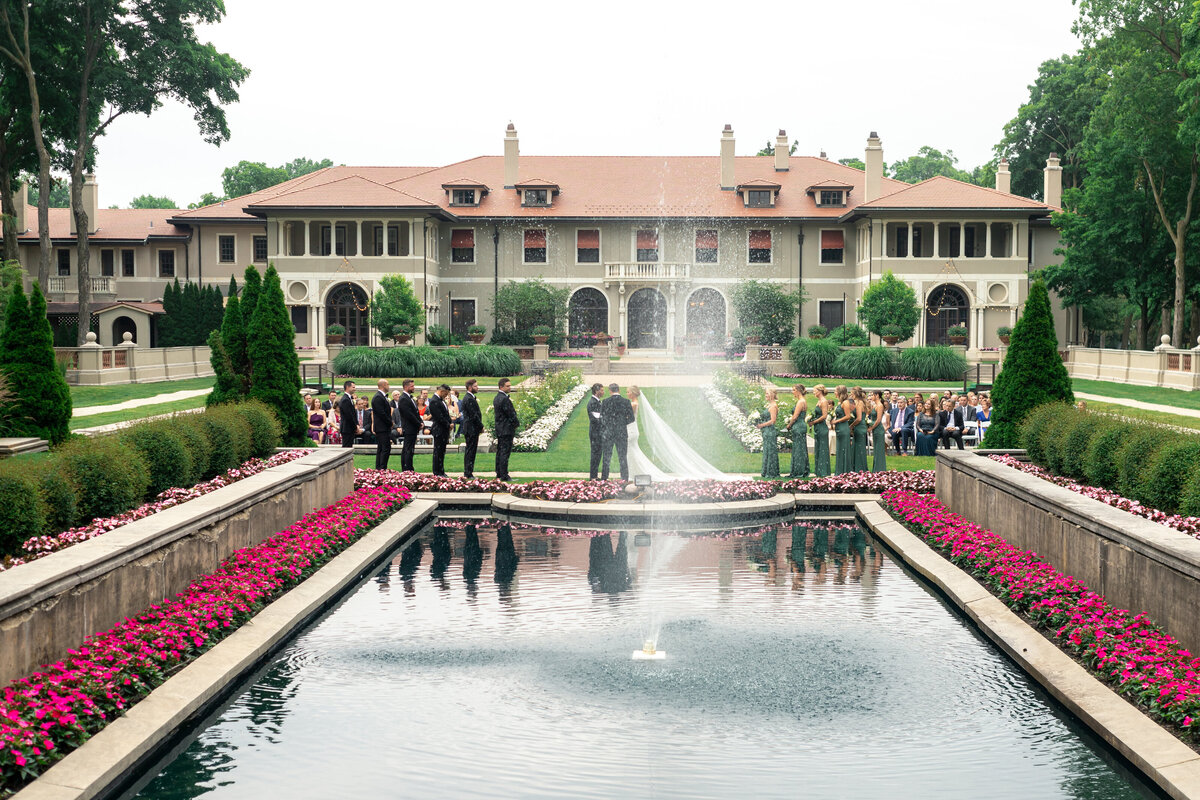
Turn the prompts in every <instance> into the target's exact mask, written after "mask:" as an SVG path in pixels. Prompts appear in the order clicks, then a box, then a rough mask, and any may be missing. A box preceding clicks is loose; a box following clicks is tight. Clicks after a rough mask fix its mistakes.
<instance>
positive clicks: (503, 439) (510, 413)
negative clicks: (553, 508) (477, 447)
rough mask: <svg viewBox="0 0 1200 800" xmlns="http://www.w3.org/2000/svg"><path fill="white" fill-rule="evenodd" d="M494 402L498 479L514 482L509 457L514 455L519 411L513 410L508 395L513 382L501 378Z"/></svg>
mask: <svg viewBox="0 0 1200 800" xmlns="http://www.w3.org/2000/svg"><path fill="white" fill-rule="evenodd" d="M498 388H499V389H500V391H498V392H496V399H495V400H493V401H492V411H493V412H495V415H496V477H497V478H498V479H499V480H502V481H508V480H512V478H510V477H509V475H508V457H509V455H511V454H512V446H513V437H514V436H516V435H517V425H518V423H519V422H520V420H518V419H517V410H516V409H515V408H513V404H512V400H511V399H510V398H509V396H508V393H509V392H511V391H512V381H510V380H509V379H508V378H501V379H500V383H499V387H498Z"/></svg>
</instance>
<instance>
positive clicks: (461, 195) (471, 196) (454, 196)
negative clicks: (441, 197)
mask: <svg viewBox="0 0 1200 800" xmlns="http://www.w3.org/2000/svg"><path fill="white" fill-rule="evenodd" d="M450 204H451V205H454V206H473V205H475V190H474V189H451V190H450Z"/></svg>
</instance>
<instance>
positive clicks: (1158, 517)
mask: <svg viewBox="0 0 1200 800" xmlns="http://www.w3.org/2000/svg"><path fill="white" fill-rule="evenodd" d="M988 458H990V459H992V460H993V461H998V462H999V463H1001V464H1003V465H1004V466H1006V467H1012V468H1013V469H1019V470H1021V472H1025V473H1028V474H1030V475H1034V476H1036V477H1038V478H1041V479H1042V480H1044V481H1049V482H1050V483H1053V484H1054V485H1055V486H1061V487H1063V488H1064V489H1070V490H1071V491H1072V492H1075V493H1077V494H1081V495H1083V496H1084V497H1090V498H1091V499H1093V500H1099V501H1100V502H1101V503H1104V504H1105V505H1110V506H1112V507H1113V508H1119V509H1121V510H1122V511H1128V512H1129V513H1130V514H1136V515H1138V516H1139V517H1144V518H1145V519H1148V520H1150V521H1151V522H1157V523H1159V524H1160V525H1166V526H1167V527H1168V528H1174V529H1175V530H1177V531H1179V532H1181V533H1186V534H1188V535H1189V536H1195V537H1197V538H1200V517H1185V516H1184V515H1182V514H1168V513H1167V512H1165V511H1159V510H1158V509H1157V508H1152V507H1151V506H1144V505H1142V504H1141V503H1139V502H1138V501H1137V500H1130V499H1129V498H1128V497H1124V496H1122V495H1119V494H1117V493H1116V492H1113V491H1110V490H1108V489H1101V488H1099V487H1096V486H1088V485H1087V484H1086V483H1079V482H1078V481H1076V480H1072V479H1071V478H1064V477H1062V476H1061V475H1054V474H1052V473H1050V472H1047V471H1046V470H1044V469H1042V468H1041V467H1039V466H1038V465H1037V464H1030V463H1027V462H1024V461H1018V460H1017V459H1015V458H1013V457H1012V456H1001V455H994V456H988Z"/></svg>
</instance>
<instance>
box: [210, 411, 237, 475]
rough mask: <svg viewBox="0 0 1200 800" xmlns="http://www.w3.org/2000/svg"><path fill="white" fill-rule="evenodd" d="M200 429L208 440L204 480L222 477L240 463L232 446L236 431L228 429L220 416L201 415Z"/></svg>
mask: <svg viewBox="0 0 1200 800" xmlns="http://www.w3.org/2000/svg"><path fill="white" fill-rule="evenodd" d="M200 429H201V430H202V431H204V435H205V437H206V438H207V439H208V469H206V470H205V471H204V475H203V479H204V480H207V479H209V478H215V477H217V476H218V475H223V474H225V473H226V472H227V471H229V470H231V469H233V468H234V467H236V466H237V465H238V464H239V463H241V462H239V461H238V457H237V449H236V448H235V447H234V444H233V437H234V435H235V434H236V429H232V428H230V427H229V425H227V424H226V422H225V420H224V419H222V418H221V417H220V415H218V414H213V415H211V416H210V415H209V414H207V413H205V414H201V415H200Z"/></svg>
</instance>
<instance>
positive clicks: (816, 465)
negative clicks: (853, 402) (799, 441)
mask: <svg viewBox="0 0 1200 800" xmlns="http://www.w3.org/2000/svg"><path fill="white" fill-rule="evenodd" d="M813 393H814V394H816V396H817V408H816V410H815V411H813V413H812V417H811V418H810V419H809V421H808V424H809V425H810V426H811V427H812V431H813V474H814V475H816V476H817V477H818V478H824V477H825V476H826V475H828V474H829V399H828V398H827V397H825V384H823V383H818V384H817V385H816V386H815V387H813Z"/></svg>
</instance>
